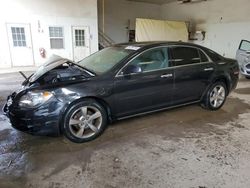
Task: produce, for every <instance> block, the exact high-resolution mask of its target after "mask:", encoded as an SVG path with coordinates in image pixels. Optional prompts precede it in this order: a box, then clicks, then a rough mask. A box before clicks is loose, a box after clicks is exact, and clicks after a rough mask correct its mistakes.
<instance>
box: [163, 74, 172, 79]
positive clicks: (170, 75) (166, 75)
mask: <svg viewBox="0 0 250 188" xmlns="http://www.w3.org/2000/svg"><path fill="white" fill-rule="evenodd" d="M171 77H173V74H163V75H161V78H171Z"/></svg>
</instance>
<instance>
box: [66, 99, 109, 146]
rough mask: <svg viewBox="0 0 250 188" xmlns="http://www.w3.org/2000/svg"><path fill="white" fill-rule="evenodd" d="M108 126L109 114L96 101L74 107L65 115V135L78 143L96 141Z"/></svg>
mask: <svg viewBox="0 0 250 188" xmlns="http://www.w3.org/2000/svg"><path fill="white" fill-rule="evenodd" d="M106 126H107V113H106V111H105V109H104V108H103V107H102V105H100V104H99V103H97V102H96V101H95V100H89V99H88V100H85V101H81V102H79V103H77V104H75V105H73V106H72V107H71V108H70V109H69V110H68V111H67V112H66V114H65V118H64V123H63V132H64V135H65V136H66V137H67V138H68V139H69V140H71V141H72V142H76V143H83V142H88V141H91V140H94V139H95V138H97V137H98V136H100V135H101V134H102V133H103V131H104V130H105V128H106Z"/></svg>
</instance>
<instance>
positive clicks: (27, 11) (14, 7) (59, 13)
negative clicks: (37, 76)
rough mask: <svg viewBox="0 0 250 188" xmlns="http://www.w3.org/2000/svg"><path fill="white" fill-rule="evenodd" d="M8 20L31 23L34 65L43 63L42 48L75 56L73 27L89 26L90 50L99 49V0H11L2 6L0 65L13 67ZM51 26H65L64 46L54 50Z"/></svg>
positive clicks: (9, 21) (0, 9)
mask: <svg viewBox="0 0 250 188" xmlns="http://www.w3.org/2000/svg"><path fill="white" fill-rule="evenodd" d="M6 23H28V24H30V26H31V35H32V43H33V52H34V60H35V64H36V65H39V64H41V63H42V62H44V59H43V58H41V56H40V54H39V48H40V47H43V48H45V50H46V51H47V52H48V55H49V54H52V53H56V54H59V55H61V56H63V57H66V58H69V59H72V58H73V54H72V51H73V47H72V32H71V27H72V26H89V28H90V34H91V37H90V48H91V53H93V52H96V51H97V50H98V23H97V0H53V1H52V0H41V1H34V0H11V1H4V2H2V3H1V6H0V41H1V42H0V68H8V67H11V57H10V52H9V43H8V38H7V31H6ZM39 23H40V26H41V28H40V31H39V26H38V25H39ZM49 26H63V27H64V41H65V49H61V50H51V49H50V42H49V31H48V27H49Z"/></svg>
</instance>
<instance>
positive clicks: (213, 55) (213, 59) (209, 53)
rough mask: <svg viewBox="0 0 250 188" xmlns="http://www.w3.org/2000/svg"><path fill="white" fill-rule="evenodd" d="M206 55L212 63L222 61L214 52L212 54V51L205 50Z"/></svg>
mask: <svg viewBox="0 0 250 188" xmlns="http://www.w3.org/2000/svg"><path fill="white" fill-rule="evenodd" d="M206 53H207V55H208V56H209V57H210V59H211V60H212V61H213V62H217V61H221V60H223V57H222V56H221V55H219V54H217V53H216V52H214V51H212V50H210V49H207V50H206Z"/></svg>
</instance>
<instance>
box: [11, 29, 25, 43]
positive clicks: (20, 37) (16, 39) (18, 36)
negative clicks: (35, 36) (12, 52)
mask: <svg viewBox="0 0 250 188" xmlns="http://www.w3.org/2000/svg"><path fill="white" fill-rule="evenodd" d="M11 32H12V39H13V46H15V47H17V46H19V47H22V46H26V40H25V30H24V27H11Z"/></svg>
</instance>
